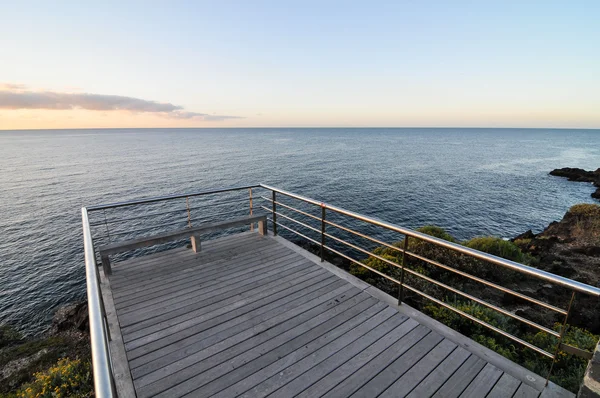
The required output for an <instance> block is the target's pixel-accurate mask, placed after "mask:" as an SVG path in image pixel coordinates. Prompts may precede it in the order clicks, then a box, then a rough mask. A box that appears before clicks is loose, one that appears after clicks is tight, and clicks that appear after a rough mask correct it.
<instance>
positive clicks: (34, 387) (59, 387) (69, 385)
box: [16, 358, 92, 398]
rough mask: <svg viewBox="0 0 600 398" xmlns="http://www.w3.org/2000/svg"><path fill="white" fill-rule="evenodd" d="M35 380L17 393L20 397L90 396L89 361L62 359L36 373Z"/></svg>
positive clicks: (57, 397) (60, 397) (59, 397)
mask: <svg viewBox="0 0 600 398" xmlns="http://www.w3.org/2000/svg"><path fill="white" fill-rule="evenodd" d="M34 377H35V379H34V381H33V382H31V383H29V384H26V385H24V386H22V387H21V389H20V390H19V391H18V392H17V393H16V397H19V398H62V397H89V396H91V394H92V388H91V386H92V375H91V371H90V364H89V362H86V361H82V360H80V359H73V360H71V359H68V358H62V359H60V360H59V361H58V362H57V363H56V365H54V366H52V367H50V368H49V369H48V370H46V371H44V372H38V373H36V374H35V375H34Z"/></svg>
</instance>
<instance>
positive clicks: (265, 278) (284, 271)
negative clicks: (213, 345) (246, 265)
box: [119, 262, 323, 327]
mask: <svg viewBox="0 0 600 398" xmlns="http://www.w3.org/2000/svg"><path fill="white" fill-rule="evenodd" d="M306 274H323V271H322V270H319V269H318V268H315V267H310V265H308V264H306V263H299V262H288V263H286V264H284V265H283V266H282V268H273V271H269V272H268V273H264V274H263V273H260V272H257V275H256V276H254V277H252V279H253V282H254V283H246V280H245V279H243V280H242V282H239V281H236V282H237V284H238V285H237V286H231V285H220V287H221V289H220V290H217V291H212V290H210V289H211V288H208V289H207V290H208V291H206V290H202V289H200V290H199V291H198V292H192V294H188V292H186V293H185V294H184V295H183V296H174V295H173V296H169V295H167V296H166V297H163V300H162V301H158V304H156V301H155V300H156V299H152V300H153V301H152V302H151V303H148V304H149V305H146V306H144V305H143V304H144V303H140V305H139V307H138V308H137V311H134V310H129V311H125V310H126V309H127V308H129V307H127V308H121V309H119V319H120V320H121V322H122V324H123V327H126V326H130V325H133V324H136V323H138V322H141V321H143V320H146V319H148V318H149V317H154V318H156V317H158V316H159V315H161V314H171V317H175V316H176V315H182V314H185V313H186V312H185V311H186V309H187V310H190V311H191V310H196V309H201V308H203V307H208V306H209V305H211V304H214V303H217V302H219V301H224V300H227V299H229V298H231V297H233V296H236V295H240V294H244V293H245V296H248V295H250V294H251V293H250V292H251V291H252V290H256V289H257V288H261V287H262V286H265V285H268V284H272V282H273V281H274V280H277V278H278V277H279V278H280V279H281V280H283V279H284V278H287V279H286V280H288V279H290V278H293V277H292V275H297V277H301V275H306ZM215 284H216V283H215ZM236 287H239V289H238V290H236ZM151 304H155V305H151Z"/></svg>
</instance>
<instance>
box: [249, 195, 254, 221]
mask: <svg viewBox="0 0 600 398" xmlns="http://www.w3.org/2000/svg"><path fill="white" fill-rule="evenodd" d="M248 192H249V194H250V216H252V188H248ZM250 231H254V223H250Z"/></svg>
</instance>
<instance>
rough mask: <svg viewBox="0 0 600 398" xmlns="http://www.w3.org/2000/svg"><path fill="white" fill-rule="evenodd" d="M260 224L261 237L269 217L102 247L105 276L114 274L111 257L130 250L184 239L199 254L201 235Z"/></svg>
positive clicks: (247, 217)
mask: <svg viewBox="0 0 600 398" xmlns="http://www.w3.org/2000/svg"><path fill="white" fill-rule="evenodd" d="M253 223H258V232H259V233H260V234H261V235H266V234H267V216H266V215H264V214H262V215H251V216H245V217H240V218H236V219H233V220H227V221H221V222H217V223H212V224H205V225H202V226H198V227H193V228H185V229H179V230H177V231H171V232H165V233H162V234H159V235H154V236H147V237H143V238H137V239H131V240H126V241H122V242H116V243H112V244H110V245H106V246H102V247H100V248H98V251H99V252H100V258H101V259H102V267H103V268H104V274H105V275H110V274H112V268H111V265H110V259H109V257H108V256H109V255H111V254H117V253H122V252H126V251H129V250H135V249H139V248H142V247H148V246H154V245H159V244H161V243H167V242H172V241H174V240H179V239H183V238H188V237H189V238H190V239H191V242H192V249H193V250H194V252H196V253H198V252H199V251H200V250H201V247H200V234H202V233H206V232H211V231H217V230H220V229H226V228H232V227H239V226H243V225H248V224H253Z"/></svg>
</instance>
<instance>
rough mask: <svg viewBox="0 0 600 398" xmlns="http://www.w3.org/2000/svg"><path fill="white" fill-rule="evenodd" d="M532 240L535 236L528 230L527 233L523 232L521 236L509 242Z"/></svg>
mask: <svg viewBox="0 0 600 398" xmlns="http://www.w3.org/2000/svg"><path fill="white" fill-rule="evenodd" d="M533 238H535V234H534V233H533V231H532V230H528V231H527V232H523V233H522V234H521V235H517V236H515V237H514V238H512V239H511V240H510V241H511V242H514V241H516V240H524V239H533Z"/></svg>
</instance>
